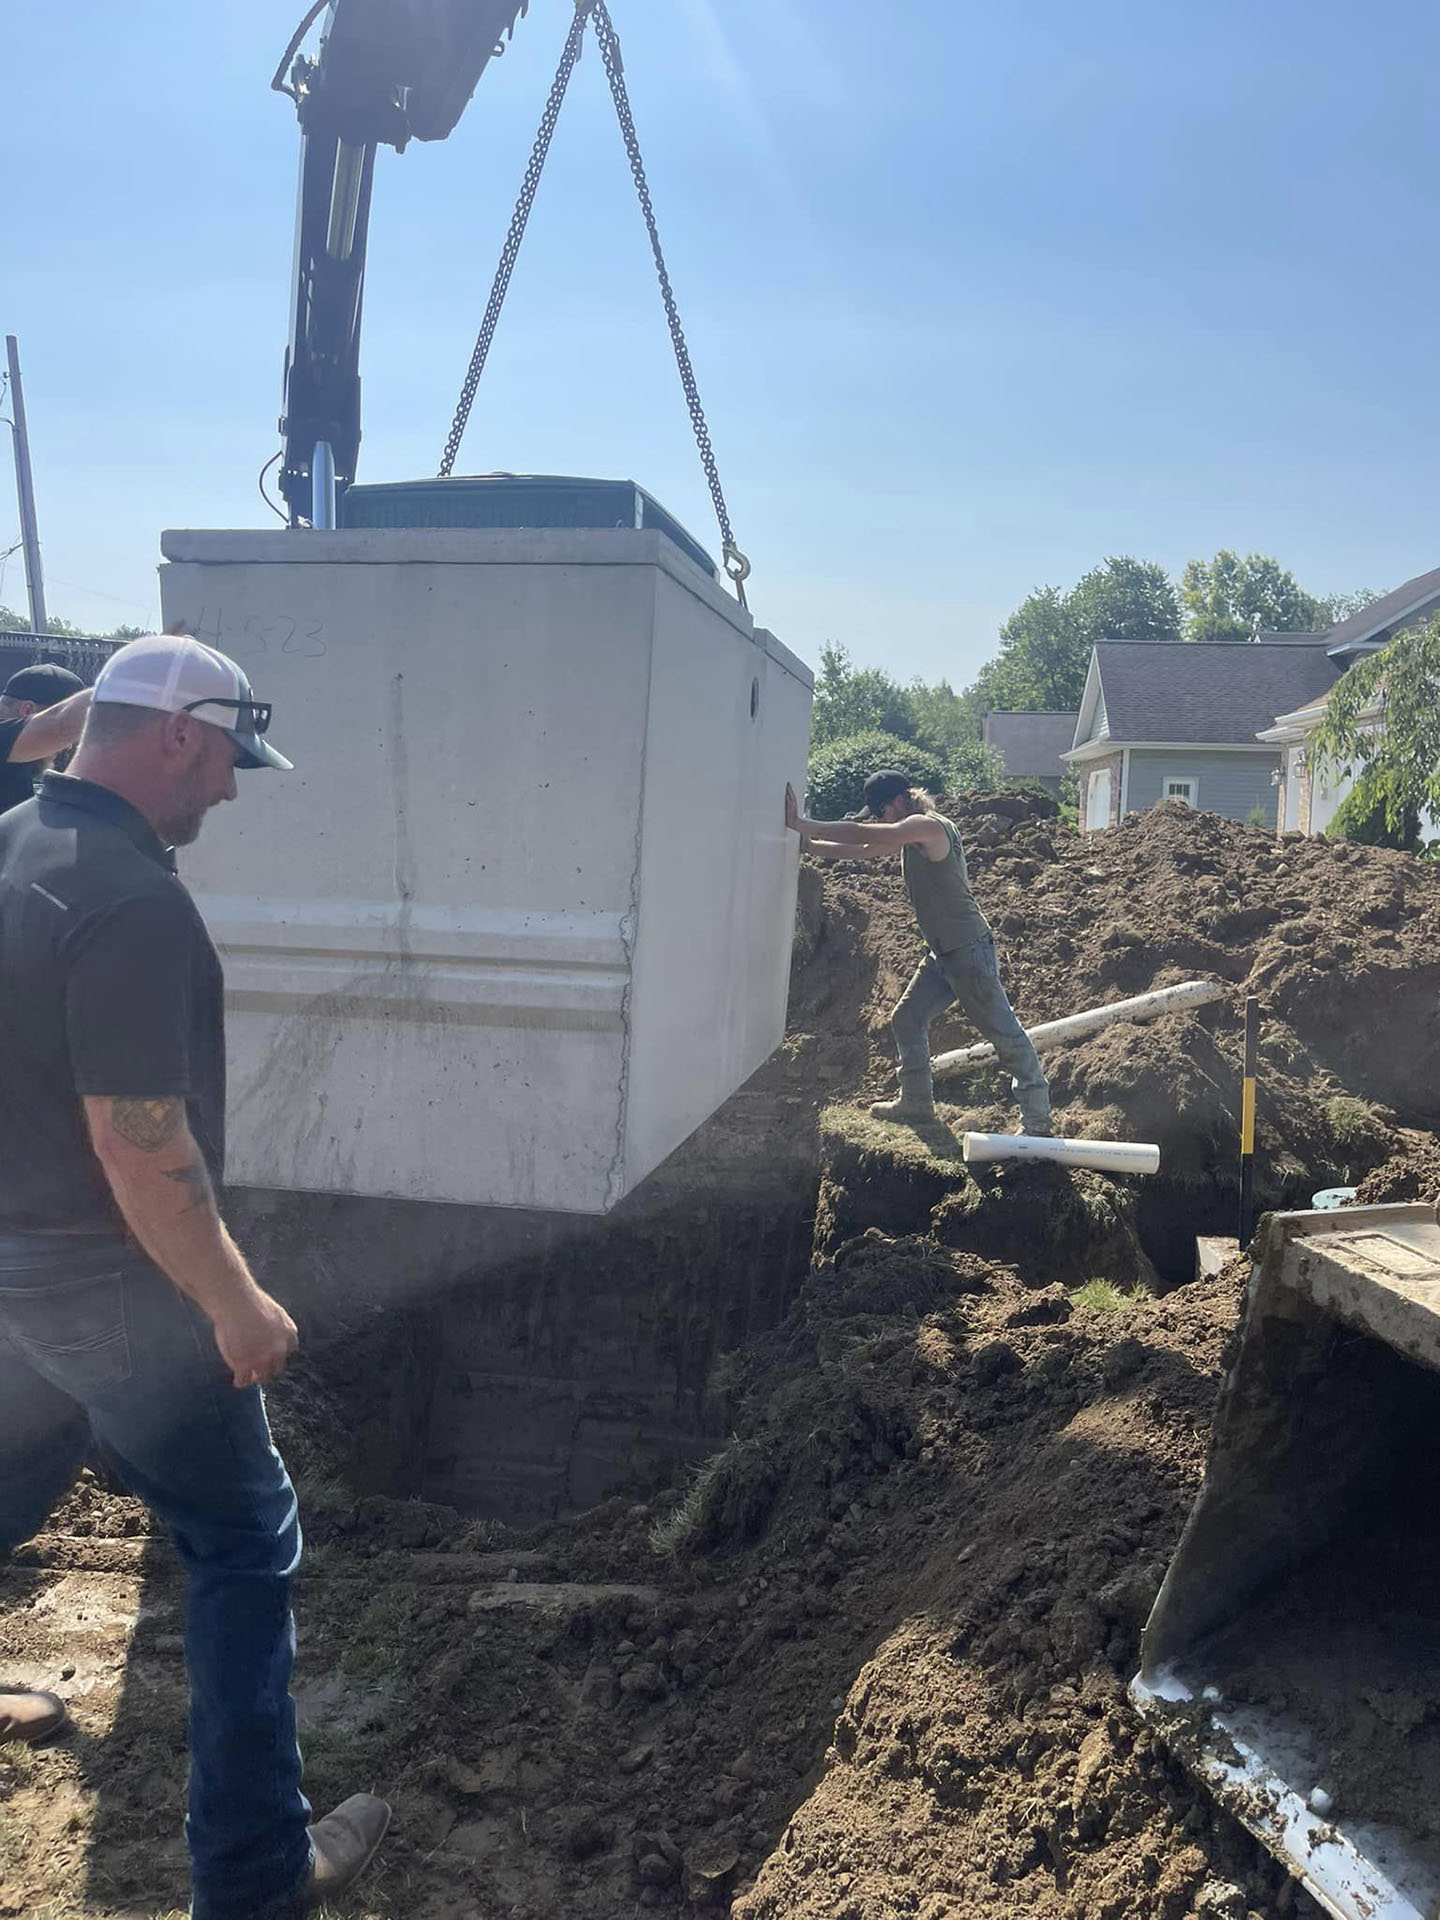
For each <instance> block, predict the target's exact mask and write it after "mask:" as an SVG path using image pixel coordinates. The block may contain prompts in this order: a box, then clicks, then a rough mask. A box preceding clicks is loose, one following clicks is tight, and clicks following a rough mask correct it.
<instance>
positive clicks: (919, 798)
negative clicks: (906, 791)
mask: <svg viewBox="0 0 1440 1920" xmlns="http://www.w3.org/2000/svg"><path fill="white" fill-rule="evenodd" d="M939 804H940V803H939V802H938V801H937V800H936V798H935V796H934V794H933V793H927V792H926V790H925V788H924V787H911V789H910V807H911V811H912V812H914V813H934V811H935V809H936V808H937V806H938V805H939Z"/></svg>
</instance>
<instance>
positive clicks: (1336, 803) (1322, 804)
mask: <svg viewBox="0 0 1440 1920" xmlns="http://www.w3.org/2000/svg"><path fill="white" fill-rule="evenodd" d="M1437 615H1440V567H1435V568H1432V569H1431V570H1430V572H1429V573H1419V574H1416V576H1415V578H1414V579H1413V580H1407V581H1406V582H1405V584H1404V585H1403V586H1399V587H1396V588H1395V589H1394V590H1393V591H1392V592H1390V593H1383V594H1381V596H1380V597H1379V599H1378V600H1372V601H1371V602H1370V603H1369V605H1368V606H1364V607H1361V608H1360V610H1359V612H1358V613H1352V614H1351V615H1350V616H1349V617H1348V618H1347V619H1345V620H1341V621H1340V622H1339V623H1338V624H1337V625H1336V626H1333V627H1332V628H1331V629H1330V631H1329V632H1328V633H1325V634H1317V635H1315V636H1314V638H1316V639H1317V640H1319V641H1320V642H1321V643H1322V644H1323V646H1324V648H1325V651H1326V652H1327V653H1328V654H1329V655H1330V658H1331V659H1332V660H1333V661H1334V662H1335V664H1336V666H1337V667H1339V668H1340V669H1341V671H1342V672H1346V671H1348V670H1349V669H1350V667H1352V666H1353V665H1354V664H1355V662H1356V661H1357V660H1363V659H1364V658H1365V657H1366V656H1367V655H1368V654H1372V653H1379V652H1381V651H1382V649H1383V648H1385V647H1388V646H1389V644H1390V642H1391V641H1392V640H1394V639H1395V638H1396V637H1397V636H1398V635H1399V634H1402V633H1405V632H1406V631H1408V630H1409V629H1410V628H1411V627H1415V626H1419V625H1421V624H1422V623H1423V622H1425V621H1427V620H1433V619H1435V618H1436V617H1437ZM1279 637H1280V636H1279V635H1270V634H1263V635H1262V636H1261V638H1262V639H1271V638H1279ZM1284 637H1285V638H1287V639H1291V638H1294V637H1295V636H1293V635H1286V636H1284ZM1329 697H1330V688H1329V687H1326V688H1325V689H1324V690H1323V691H1322V692H1321V693H1320V694H1318V695H1317V696H1316V697H1315V698H1314V699H1312V700H1308V701H1306V702H1304V703H1303V704H1302V705H1301V706H1299V707H1297V708H1295V709H1293V710H1291V709H1287V710H1286V711H1285V712H1284V713H1280V714H1277V715H1276V716H1275V719H1274V721H1273V723H1272V724H1271V725H1269V726H1267V727H1262V728H1261V730H1260V739H1261V740H1262V741H1263V742H1264V743H1265V744H1266V745H1267V746H1273V747H1276V748H1278V750H1279V752H1280V826H1281V829H1282V831H1283V832H1286V833H1325V832H1327V831H1328V830H1329V828H1330V826H1331V824H1332V823H1333V821H1334V819H1335V816H1336V815H1337V814H1338V813H1339V811H1340V809H1341V807H1342V806H1343V805H1344V803H1345V801H1346V800H1347V799H1348V798H1349V797H1350V794H1351V792H1352V791H1353V790H1354V786H1355V769H1354V767H1351V766H1341V765H1337V764H1336V763H1335V762H1334V761H1333V760H1331V759H1327V758H1321V759H1319V760H1318V761H1317V758H1316V755H1315V753H1314V750H1313V746H1312V742H1313V739H1314V735H1315V732H1316V729H1317V728H1318V727H1319V725H1320V723H1321V721H1322V720H1323V719H1324V718H1325V710H1326V703H1327V702H1328V700H1329ZM1383 725H1384V705H1383V702H1379V701H1377V703H1376V704H1375V706H1374V707H1372V708H1371V710H1370V712H1369V713H1368V714H1367V715H1365V716H1363V718H1362V726H1363V727H1364V730H1365V731H1367V732H1369V731H1371V730H1372V729H1377V728H1380V727H1382V726H1383ZM1436 830H1437V823H1436V821H1435V819H1434V816H1433V815H1427V816H1426V827H1425V832H1426V836H1427V838H1428V837H1430V836H1431V834H1433V833H1435V832H1436Z"/></svg>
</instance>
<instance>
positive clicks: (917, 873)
mask: <svg viewBox="0 0 1440 1920" xmlns="http://www.w3.org/2000/svg"><path fill="white" fill-rule="evenodd" d="M785 824H786V826H787V827H790V828H792V829H793V830H794V831H795V832H797V833H798V834H799V835H800V836H801V838H802V840H803V841H804V842H805V844H806V845H807V846H808V847H809V848H810V850H811V852H812V853H818V854H819V855H821V857H822V858H825V859H831V860H881V859H883V858H884V857H885V856H886V854H891V853H898V854H899V855H900V866H901V870H902V872H903V873H904V876H905V890H906V892H907V893H908V894H909V895H910V904H911V905H912V906H913V907H914V909H915V918H916V919H917V920H918V921H919V923H920V931H921V933H922V934H923V935H924V937H925V944H926V946H927V947H928V948H929V949H930V951H929V953H928V954H927V955H926V957H925V959H924V960H922V961H921V963H920V966H919V967H918V968H917V970H916V973H915V977H914V978H913V979H912V980H911V982H910V984H909V986H908V987H906V989H905V991H904V993H903V994H902V995H901V996H900V1002H899V1005H898V1006H897V1007H896V1009H895V1011H894V1013H893V1014H892V1015H891V1016H890V1029H891V1031H892V1033H893V1034H894V1035H895V1047H896V1051H897V1053H898V1054H899V1058H900V1097H899V1099H897V1100H881V1101H878V1102H877V1103H876V1104H875V1105H874V1106H873V1107H872V1108H871V1109H870V1111H871V1113H873V1114H874V1115H875V1117H876V1119H878V1120H897V1121H909V1122H914V1121H917V1120H918V1121H924V1120H933V1119H934V1117H935V1093H934V1086H933V1082H932V1079H931V1073H930V1023H931V1021H932V1020H934V1019H935V1017H936V1015H937V1014H941V1013H943V1012H944V1011H945V1009H946V1008H947V1007H949V1006H952V1005H954V1004H955V1003H956V1002H958V1003H959V1006H960V1010H961V1012H962V1013H963V1014H965V1016H966V1018H967V1019H968V1020H969V1021H970V1023H971V1025H972V1026H974V1027H975V1028H976V1029H977V1030H978V1032H979V1033H980V1035H981V1037H982V1038H983V1039H986V1040H988V1041H989V1042H990V1044H991V1046H993V1047H994V1049H995V1054H996V1058H997V1059H998V1060H999V1062H1000V1064H1001V1066H1002V1067H1004V1068H1005V1070H1006V1071H1007V1072H1008V1073H1009V1074H1010V1076H1011V1085H1012V1086H1013V1088H1014V1091H1015V1098H1016V1099H1017V1100H1018V1101H1019V1103H1020V1119H1021V1124H1022V1131H1023V1132H1025V1133H1039V1134H1047V1133H1049V1132H1050V1130H1051V1126H1050V1089H1049V1087H1048V1085H1047V1084H1046V1080H1045V1075H1044V1072H1043V1070H1042V1069H1041V1066H1040V1062H1039V1060H1038V1059H1037V1058H1036V1054H1035V1048H1034V1046H1033V1045H1032V1044H1031V1041H1030V1038H1029V1035H1028V1034H1027V1033H1026V1032H1025V1029H1024V1028H1023V1027H1022V1026H1021V1024H1020V1022H1019V1021H1018V1020H1017V1019H1016V1018H1015V1013H1014V1010H1013V1009H1012V1007H1011V1005H1010V1002H1009V1000H1008V999H1007V998H1006V996H1005V989H1004V987H1003V986H1001V984H1000V970H999V966H998V964H997V961H996V958H995V941H994V938H993V936H992V934H991V932H990V928H989V925H988V923H987V921H986V919H985V916H984V914H983V913H981V911H980V909H979V907H977V906H976V904H975V899H974V896H973V895H972V893H971V892H970V876H969V874H968V873H967V872H966V869H965V850H964V848H963V847H962V846H961V844H960V836H959V834H958V833H956V831H955V827H954V825H953V823H952V822H951V821H949V820H947V819H946V818H945V817H944V815H943V814H941V813H938V812H937V811H936V808H935V802H934V801H933V800H932V799H931V797H930V795H929V794H928V793H925V792H923V791H922V790H921V789H920V788H918V787H915V786H912V785H911V783H910V781H909V780H908V779H907V778H906V776H905V775H904V774H903V773H897V772H895V771H894V769H893V768H888V767H887V768H883V769H882V770H881V771H880V772H878V773H872V774H871V776H870V778H869V779H868V780H867V781H866V782H865V806H864V809H863V810H862V811H861V812H860V813H859V814H857V815H856V817H855V818H854V819H853V820H809V819H807V818H806V817H805V816H804V815H803V814H802V813H801V812H800V809H799V807H798V805H797V804H796V800H795V795H794V792H793V791H792V789H790V788H789V787H787V788H786V789H785Z"/></svg>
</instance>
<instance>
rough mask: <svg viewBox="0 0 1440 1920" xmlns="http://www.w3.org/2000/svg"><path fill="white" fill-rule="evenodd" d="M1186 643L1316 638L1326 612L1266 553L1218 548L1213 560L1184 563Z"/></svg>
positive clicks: (1182, 591)
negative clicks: (1265, 635)
mask: <svg viewBox="0 0 1440 1920" xmlns="http://www.w3.org/2000/svg"><path fill="white" fill-rule="evenodd" d="M1180 597H1181V599H1182V600H1183V601H1184V603H1185V614H1186V631H1185V638H1186V639H1187V640H1249V639H1250V638H1251V637H1252V635H1254V634H1255V633H1257V632H1259V631H1260V630H1262V629H1264V630H1265V631H1267V632H1270V633H1319V632H1322V631H1323V630H1324V629H1325V628H1326V627H1328V626H1329V625H1330V624H1331V622H1330V621H1329V620H1328V619H1327V618H1326V607H1325V605H1324V603H1323V602H1321V601H1319V600H1317V599H1316V598H1315V596H1314V595H1313V594H1309V593H1306V591H1305V589H1304V588H1303V587H1302V586H1301V585H1300V583H1299V582H1298V581H1297V580H1296V578H1295V576H1294V574H1293V573H1287V572H1286V570H1285V568H1284V567H1282V566H1281V565H1280V563H1279V561H1278V560H1272V559H1270V557H1269V556H1268V555H1267V554H1263V553H1247V554H1246V555H1245V558H1244V559H1243V560H1242V559H1241V558H1240V555H1239V554H1238V553H1232V552H1231V551H1230V550H1229V549H1228V548H1222V549H1221V551H1220V552H1219V553H1217V554H1216V555H1215V558H1214V559H1213V560H1190V561H1187V562H1186V565H1185V571H1184V573H1183V574H1182V575H1181V576H1180Z"/></svg>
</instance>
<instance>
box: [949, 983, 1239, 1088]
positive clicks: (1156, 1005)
mask: <svg viewBox="0 0 1440 1920" xmlns="http://www.w3.org/2000/svg"><path fill="white" fill-rule="evenodd" d="M1229 991H1230V989H1229V987H1228V986H1226V985H1225V983H1224V982H1223V981H1221V980H1182V981H1181V982H1180V984H1179V985H1178V986H1175V987H1157V988H1156V990H1155V991H1154V993H1137V994H1136V995H1135V997H1134V998H1133V999H1132V1000H1112V1001H1111V1003H1110V1005H1109V1006H1108V1007H1091V1008H1090V1009H1089V1011H1088V1012H1086V1013H1070V1014H1067V1015H1066V1016H1065V1018H1064V1019H1063V1020H1047V1021H1045V1022H1044V1024H1043V1025H1041V1026H1038V1027H1027V1028H1026V1032H1027V1033H1028V1034H1029V1036H1030V1039H1031V1041H1032V1042H1033V1044H1034V1046H1035V1048H1036V1050H1037V1052H1041V1053H1043V1052H1044V1050H1045V1049H1046V1048H1047V1047H1058V1046H1059V1045H1060V1043H1061V1042H1062V1041H1064V1040H1078V1039H1080V1038H1081V1037H1082V1035H1084V1034H1087V1033H1099V1032H1101V1031H1102V1030H1103V1029H1104V1028H1106V1027H1109V1026H1113V1025H1114V1023H1115V1022H1116V1021H1117V1020H1153V1019H1154V1018H1155V1016H1156V1015H1157V1014H1161V1013H1175V1012H1176V1011H1177V1010H1178V1009H1179V1008H1181V1007H1203V1006H1205V1005H1206V1003H1207V1002H1208V1001H1211V1000H1223V999H1224V998H1225V996H1226V994H1227V993H1229ZM994 1058H995V1049H994V1047H992V1046H991V1045H990V1043H989V1041H988V1040H985V1041H982V1042H981V1043H980V1044H979V1045H978V1046H974V1047H959V1048H957V1049H956V1050H955V1052H954V1053H942V1054H939V1055H937V1056H936V1058H935V1059H934V1060H933V1061H932V1062H931V1067H932V1070H933V1071H934V1072H936V1073H955V1072H958V1071H959V1069H960V1068H961V1067H975V1066H979V1065H980V1064H981V1062H982V1061H985V1060H993V1059H994Z"/></svg>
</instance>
